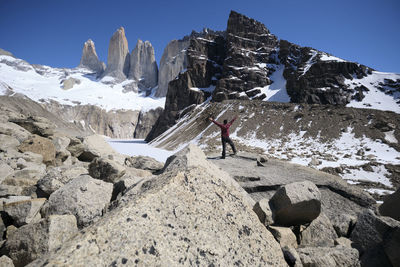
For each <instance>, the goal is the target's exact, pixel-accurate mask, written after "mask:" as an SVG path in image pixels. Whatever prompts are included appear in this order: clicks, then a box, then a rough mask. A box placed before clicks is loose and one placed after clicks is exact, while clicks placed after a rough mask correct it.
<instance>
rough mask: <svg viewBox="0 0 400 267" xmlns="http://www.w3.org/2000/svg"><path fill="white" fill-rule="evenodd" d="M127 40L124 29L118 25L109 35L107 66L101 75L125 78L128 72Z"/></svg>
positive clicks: (119, 78)
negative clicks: (111, 34) (110, 35)
mask: <svg viewBox="0 0 400 267" xmlns="http://www.w3.org/2000/svg"><path fill="white" fill-rule="evenodd" d="M129 60H130V57H129V50H128V41H127V40H126V37H125V29H124V28H123V27H120V28H119V29H118V30H117V31H116V32H115V33H114V34H113V36H112V37H111V39H110V45H109V47H108V56H107V68H106V70H105V72H104V74H103V76H111V77H114V78H117V79H118V80H125V79H126V76H127V75H128V72H129Z"/></svg>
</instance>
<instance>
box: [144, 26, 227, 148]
mask: <svg viewBox="0 0 400 267" xmlns="http://www.w3.org/2000/svg"><path fill="white" fill-rule="evenodd" d="M200 36H201V37H199V36H198V35H194V34H193V35H191V36H190V38H189V39H190V44H189V46H188V48H187V52H186V57H187V62H188V67H187V70H186V71H185V72H183V73H180V74H179V75H178V77H177V79H174V80H172V81H171V82H170V83H169V85H168V92H167V96H166V103H165V108H166V109H167V110H165V111H164V112H163V113H162V114H161V116H160V117H159V118H158V120H157V122H156V124H155V126H154V127H153V129H152V130H151V132H150V133H149V135H148V136H147V137H146V140H151V139H153V138H154V137H156V136H158V135H159V134H161V133H162V132H164V131H165V130H166V129H168V128H169V127H170V126H172V125H173V124H174V123H175V121H176V119H177V118H179V117H180V116H181V115H182V110H184V109H185V108H187V107H191V106H192V105H197V104H200V103H202V102H204V101H205V100H206V99H207V98H209V97H211V93H212V91H213V90H214V88H215V85H216V81H217V79H218V78H217V77H220V76H221V71H222V67H221V64H222V62H223V61H222V60H223V59H224V57H225V55H224V53H225V42H224V37H223V36H222V35H221V34H220V33H216V32H211V33H208V32H204V33H203V34H202V35H200Z"/></svg>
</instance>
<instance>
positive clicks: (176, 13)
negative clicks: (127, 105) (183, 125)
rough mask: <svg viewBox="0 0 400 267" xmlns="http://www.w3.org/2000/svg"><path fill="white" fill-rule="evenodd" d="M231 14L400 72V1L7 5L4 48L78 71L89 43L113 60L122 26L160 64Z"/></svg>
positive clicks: (10, 1)
mask: <svg viewBox="0 0 400 267" xmlns="http://www.w3.org/2000/svg"><path fill="white" fill-rule="evenodd" d="M230 10H235V11H237V12H240V13H243V14H245V15H246V16H248V17H251V18H254V19H256V20H258V21H260V22H262V23H264V24H265V25H266V27H267V28H268V29H269V30H270V31H271V32H272V33H273V34H275V35H277V37H278V38H280V39H286V40H288V41H290V42H293V43H296V44H299V45H302V46H311V47H313V48H316V49H318V50H321V51H325V52H328V53H331V54H333V55H335V56H337V57H341V58H343V59H346V60H350V61H356V62H359V63H361V64H364V65H367V66H369V67H372V68H375V69H377V70H380V71H387V72H397V73H400V63H399V62H400V34H399V33H400V15H399V14H400V1H399V0H379V1H378V0H377V1H370V0H354V1H352V0H346V1H343V0H335V1H324V0H303V1H298V0H274V1H270V0H259V1H252V0H247V1H244V0H242V1H235V0H230V1H225V0H213V1H209V0H201V1H200V0H197V1H175V0H169V1H156V0H153V1H148V0H147V1H146V0H142V1H127V0H126V1H123V0H113V1H102V0H97V1H94V0H90V1H89V0H80V1H76V0H0V48H3V49H5V50H8V51H10V52H12V53H13V54H14V55H15V56H17V57H19V58H22V59H25V60H27V61H28V62H30V63H33V64H44V65H49V66H53V67H75V66H77V65H78V64H79V60H80V57H81V53H82V47H83V43H84V42H85V41H86V40H87V39H89V38H91V39H92V40H93V41H94V42H95V46H96V51H97V54H98V55H99V57H100V59H101V60H102V61H106V59H107V49H108V44H109V40H110V38H111V36H112V34H113V33H114V32H115V30H116V29H117V28H119V27H120V26H123V27H124V28H125V31H126V36H127V39H128V44H129V50H130V51H131V50H132V49H133V48H134V47H135V44H136V41H137V39H142V40H149V41H150V42H151V43H152V44H153V46H154V48H155V52H156V58H157V61H159V60H160V58H161V55H162V52H163V50H164V48H165V46H166V45H167V43H168V42H169V41H170V40H172V39H180V38H182V37H183V36H184V35H188V34H190V32H191V31H192V30H196V31H200V30H202V29H203V28H204V27H207V28H211V29H214V30H225V29H226V23H227V21H228V16H229V12H230Z"/></svg>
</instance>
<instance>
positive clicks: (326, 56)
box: [319, 53, 346, 62]
mask: <svg viewBox="0 0 400 267" xmlns="http://www.w3.org/2000/svg"><path fill="white" fill-rule="evenodd" d="M319 59H320V60H322V61H338V62H346V60H343V59H341V58H338V57H334V56H332V55H329V54H326V53H323V54H322V55H321V57H320V58H319Z"/></svg>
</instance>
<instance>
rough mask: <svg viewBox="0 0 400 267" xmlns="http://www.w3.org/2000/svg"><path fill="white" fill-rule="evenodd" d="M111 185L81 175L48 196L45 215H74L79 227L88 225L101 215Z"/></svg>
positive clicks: (110, 193) (107, 199)
mask: <svg viewBox="0 0 400 267" xmlns="http://www.w3.org/2000/svg"><path fill="white" fill-rule="evenodd" d="M112 191H113V185H112V184H111V183H106V182H103V181H101V180H98V179H94V178H92V177H90V176H89V175H81V176H79V177H77V178H75V179H73V180H71V181H70V182H69V183H67V184H66V185H64V186H63V187H61V188H60V189H58V190H57V191H55V192H54V193H53V194H51V195H50V197H49V201H48V205H47V206H46V207H45V210H44V213H45V214H46V215H54V214H58V215H62V214H72V215H75V217H76V219H77V222H78V225H79V226H87V225H89V224H90V223H91V222H92V221H93V220H94V219H95V218H96V217H99V216H101V215H102V214H103V210H104V209H105V208H106V207H107V205H108V204H109V202H110V200H111V195H112Z"/></svg>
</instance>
